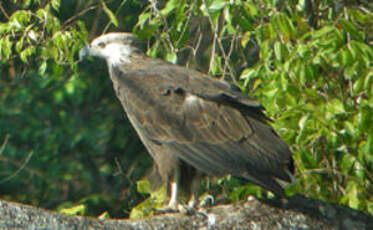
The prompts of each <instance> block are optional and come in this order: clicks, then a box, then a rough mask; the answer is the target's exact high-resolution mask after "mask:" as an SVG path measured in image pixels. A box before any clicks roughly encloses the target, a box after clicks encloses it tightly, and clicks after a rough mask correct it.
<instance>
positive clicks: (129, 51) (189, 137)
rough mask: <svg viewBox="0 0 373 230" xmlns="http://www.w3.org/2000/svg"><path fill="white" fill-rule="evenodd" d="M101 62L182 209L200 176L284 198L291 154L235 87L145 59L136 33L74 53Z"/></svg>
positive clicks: (105, 38) (193, 200)
mask: <svg viewBox="0 0 373 230" xmlns="http://www.w3.org/2000/svg"><path fill="white" fill-rule="evenodd" d="M79 56H80V59H81V60H82V59H83V58H84V57H86V56H93V57H99V58H103V59H105V60H106V62H107V67H108V72H109V76H110V79H111V81H112V83H113V87H114V90H115V93H116V96H117V98H118V99H119V101H120V102H121V105H122V107H123V109H124V110H125V113H126V114H127V117H128V119H129V121H130V122H131V124H132V126H133V127H134V129H135V130H136V132H137V134H138V136H139V138H140V139H141V141H142V143H143V144H144V146H145V147H146V149H147V150H148V152H149V154H150V155H151V156H152V158H153V160H154V163H155V169H156V172H157V173H158V175H160V177H161V178H162V180H163V181H164V182H165V183H167V185H168V188H169V191H170V194H169V195H170V200H169V203H168V206H167V207H169V208H171V209H177V207H179V206H178V205H179V200H178V193H180V192H179V190H180V189H186V190H188V191H186V192H187V193H188V194H190V200H189V202H188V205H189V206H190V207H195V206H196V205H197V201H198V186H199V185H200V182H201V178H202V177H203V176H205V175H210V176H216V177H222V176H225V175H228V174H230V175H232V176H234V177H237V178H241V179H244V180H246V181H249V182H251V183H254V184H257V185H259V186H261V187H262V188H264V189H266V190H269V191H271V192H273V193H274V194H275V196H276V197H279V198H281V199H282V198H284V197H286V196H285V192H284V187H283V186H284V184H286V183H292V182H293V181H294V179H293V176H292V174H293V173H294V165H293V159H292V156H291V155H292V153H291V151H290V150H289V148H288V146H287V144H286V143H285V142H284V141H283V140H282V139H281V137H280V136H279V135H278V134H276V132H275V131H274V129H273V128H272V127H271V126H270V125H269V121H270V119H269V118H267V117H266V116H265V114H264V113H263V112H264V108H263V107H262V106H261V105H260V104H259V103H258V102H257V101H256V100H255V99H253V98H250V97H248V96H246V95H244V94H242V93H241V91H240V89H239V87H237V86H234V85H231V84H229V83H227V82H225V81H222V80H218V79H214V78H212V77H209V76H208V75H207V74H203V73H201V72H198V71H195V70H191V69H188V68H186V67H182V66H178V65H175V64H172V63H168V62H166V61H163V60H160V59H155V58H151V57H148V56H146V55H145V54H144V53H143V52H142V49H140V48H139V42H138V40H137V38H136V36H135V35H134V34H131V33H125V32H112V33H107V34H104V35H101V36H99V37H97V38H95V39H94V40H93V41H92V42H91V43H90V44H89V45H87V46H86V47H84V48H82V49H81V50H80V52H79Z"/></svg>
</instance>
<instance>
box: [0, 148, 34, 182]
mask: <svg viewBox="0 0 373 230" xmlns="http://www.w3.org/2000/svg"><path fill="white" fill-rule="evenodd" d="M33 154H34V151H31V152H30V153H29V154H27V157H26V160H25V162H23V164H22V165H21V167H19V168H18V169H17V171H15V172H14V173H13V174H12V175H10V176H8V177H6V178H5V179H3V180H0V184H3V183H5V182H7V181H9V180H11V179H13V178H14V177H15V176H17V174H19V173H20V172H21V171H22V170H23V169H24V168H25V166H26V165H27V163H28V162H29V161H30V159H31V157H32V155H33Z"/></svg>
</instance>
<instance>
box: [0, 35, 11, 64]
mask: <svg viewBox="0 0 373 230" xmlns="http://www.w3.org/2000/svg"><path fill="white" fill-rule="evenodd" d="M11 53H12V42H11V41H10V40H9V36H6V37H4V38H3V39H0V58H1V60H3V61H5V60H8V59H9V57H10V54H11Z"/></svg>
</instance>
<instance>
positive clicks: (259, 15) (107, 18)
mask: <svg viewBox="0 0 373 230" xmlns="http://www.w3.org/2000/svg"><path fill="white" fill-rule="evenodd" d="M372 8H373V6H372V4H371V3H369V1H359V2H358V3H356V2H354V1H347V0H344V1H338V2H336V3H335V1H331V0H323V1H313V0H296V1H294V0H278V1H272V0H264V1H242V0H188V1H187V0H181V1H177V0H168V1H161V0H159V1H149V2H148V1H134V0H127V1H125V0H124V1H120V0H112V1H104V0H100V1H98V0H97V1H89V2H85V1H71V0H69V1H59V0H50V1H29V0H23V1H19V0H18V1H17V0H12V1H6V2H5V3H0V10H1V12H2V14H0V20H1V21H0V65H1V70H0V71H1V78H0V92H1V93H0V103H1V106H0V116H1V118H2V119H1V120H0V127H1V129H0V138H1V139H3V140H4V142H3V145H2V148H0V164H1V170H0V180H1V181H0V182H1V184H0V194H1V197H2V198H5V199H11V200H18V201H21V202H24V203H30V204H34V205H39V206H43V207H47V208H53V209H58V210H64V212H67V213H72V214H75V213H80V214H84V215H96V216H97V215H99V214H100V213H104V214H105V216H106V215H107V213H105V211H109V213H110V216H112V217H117V216H127V215H128V212H129V210H130V209H131V208H132V207H134V206H135V205H136V204H138V203H139V202H140V200H142V199H144V195H142V194H139V193H137V192H136V184H135V183H134V182H133V181H136V180H138V179H139V178H140V177H141V176H142V175H144V173H145V172H146V170H147V168H149V165H150V160H149V157H148V156H147V154H146V153H145V150H144V148H143V147H142V145H141V144H140V141H139V140H138V139H137V137H136V134H135V133H134V131H133V130H132V128H131V126H130V125H129V123H128V121H127V120H126V119H125V118H124V117H123V111H122V109H121V108H120V105H119V103H118V102H117V100H116V99H115V96H114V94H113V90H112V87H111V83H110V81H109V79H108V78H107V77H106V75H107V74H106V67H105V64H104V63H103V62H98V61H97V62H96V63H97V64H96V63H92V62H91V63H82V64H79V65H78V64H77V62H76V58H74V57H75V56H76V54H77V52H78V50H79V49H80V48H81V47H82V46H84V43H85V42H86V41H87V40H88V37H89V38H92V37H94V36H96V35H97V34H100V33H102V32H105V31H108V30H109V31H112V30H117V31H134V32H135V33H136V34H138V36H139V37H140V38H141V39H143V40H146V41H148V42H147V45H148V47H147V54H148V55H150V56H153V57H159V58H162V59H165V60H168V61H170V62H174V63H178V64H181V65H186V66H188V67H190V68H195V69H198V70H200V71H203V72H206V73H209V74H210V75H212V76H213V77H219V78H220V77H222V78H225V79H227V80H229V81H232V83H234V84H238V85H239V86H240V87H241V89H242V91H243V92H245V93H248V94H249V95H251V96H256V97H257V99H258V100H259V101H260V102H261V103H262V104H263V105H264V107H265V108H266V110H267V114H268V116H270V117H271V118H273V119H274V123H273V126H274V127H275V129H276V130H277V132H278V133H279V134H280V135H281V136H282V137H283V138H284V139H285V140H286V142H287V143H288V144H289V146H290V147H291V149H292V151H293V152H294V158H295V163H296V168H297V172H296V178H297V181H298V183H297V185H295V186H293V187H291V188H290V189H289V190H288V193H289V194H292V193H295V192H300V193H303V194H305V195H307V196H312V197H316V198H320V199H323V200H327V201H332V202H336V203H341V204H345V205H348V206H350V207H353V208H356V209H359V210H363V211H366V212H369V213H371V214H373V196H372V194H373V173H372V172H373V156H372V152H373V150H372V146H373V130H372V129H373V126H372V125H371V124H372V123H373V121H372V117H373V112H372V107H373V99H372V98H373V97H372V93H373V92H372V91H373V90H372V85H373V84H372V82H373V69H372V60H373V49H372V38H373V30H372V23H371V22H372V21H373V13H372V12H373V10H372ZM78 66H79V68H78ZM17 170H18V171H17ZM14 172H16V173H14ZM206 185H207V186H206V187H207V188H208V190H209V192H211V193H214V194H217V193H224V194H226V195H227V196H228V197H229V198H230V199H232V200H238V199H243V198H244V197H245V196H246V195H247V194H248V193H250V194H257V195H260V191H261V190H260V189H259V188H258V187H253V186H250V185H247V184H246V183H245V184H242V183H241V182H239V181H236V180H233V179H232V178H230V177H227V178H223V179H220V180H219V181H218V182H213V183H207V184H206ZM20 187H23V188H27V190H26V191H24V190H22V191H20V190H19V189H17V188H20ZM142 192H143V193H144V192H145V193H146V191H145V190H143V191H142ZM118 194H120V196H118ZM152 197H153V198H152ZM150 199H154V196H151V197H150ZM148 202H149V200H148ZM147 205H148V204H147V203H143V204H141V205H140V207H142V208H143V209H146V207H147ZM149 206H150V204H149Z"/></svg>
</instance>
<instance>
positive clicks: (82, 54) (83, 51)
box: [79, 46, 90, 62]
mask: <svg viewBox="0 0 373 230" xmlns="http://www.w3.org/2000/svg"><path fill="white" fill-rule="evenodd" d="M87 56H90V49H89V46H85V47H83V48H82V49H81V50H80V51H79V61H80V62H81V61H83V59H84V58H86V57H87Z"/></svg>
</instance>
